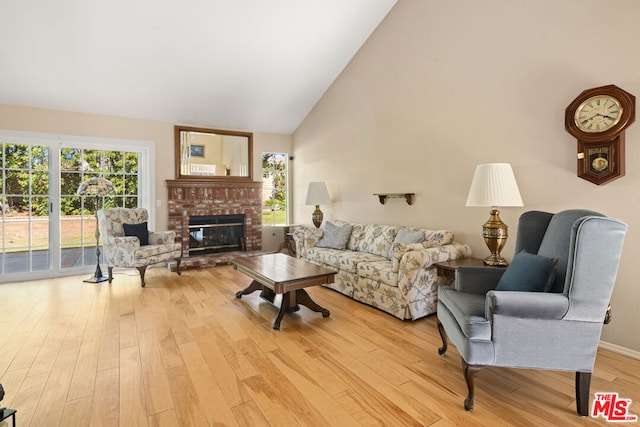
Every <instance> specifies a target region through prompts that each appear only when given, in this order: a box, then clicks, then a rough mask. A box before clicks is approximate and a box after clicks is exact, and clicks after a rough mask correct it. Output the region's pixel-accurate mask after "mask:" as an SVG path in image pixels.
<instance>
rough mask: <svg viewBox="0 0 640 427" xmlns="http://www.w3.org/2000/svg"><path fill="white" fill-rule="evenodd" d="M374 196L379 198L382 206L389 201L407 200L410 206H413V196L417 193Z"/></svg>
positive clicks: (375, 194)
mask: <svg viewBox="0 0 640 427" xmlns="http://www.w3.org/2000/svg"><path fill="white" fill-rule="evenodd" d="M373 195H374V196H378V200H380V203H381V204H383V205H384V204H385V203H386V202H387V199H405V200H406V202H407V204H408V205H412V204H413V196H415V195H416V193H373Z"/></svg>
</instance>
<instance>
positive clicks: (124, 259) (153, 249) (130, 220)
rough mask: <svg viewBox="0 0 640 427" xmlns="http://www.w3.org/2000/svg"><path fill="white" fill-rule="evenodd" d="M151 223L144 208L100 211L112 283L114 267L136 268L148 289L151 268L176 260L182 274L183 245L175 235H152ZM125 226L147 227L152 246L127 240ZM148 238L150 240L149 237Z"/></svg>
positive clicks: (178, 269) (164, 232) (143, 284)
mask: <svg viewBox="0 0 640 427" xmlns="http://www.w3.org/2000/svg"><path fill="white" fill-rule="evenodd" d="M148 220H149V212H148V211H147V210H146V209H144V208H137V209H126V208H113V209H101V210H99V211H98V224H99V225H100V232H101V233H102V236H103V238H102V240H103V246H104V254H105V257H106V260H107V269H108V274H109V283H111V281H112V280H113V267H128V268H132V267H135V268H136V269H138V271H139V272H140V282H141V283H140V284H141V286H142V287H143V288H144V286H145V282H144V274H145V271H146V269H147V266H148V265H152V264H157V263H160V262H166V261H169V260H172V259H173V260H176V262H177V265H176V273H178V274H180V261H181V259H182V258H181V257H182V245H181V244H180V243H176V242H175V235H176V233H175V231H157V232H154V231H148V230H147V224H146V222H147V221H148ZM125 224H128V225H132V226H135V225H141V224H143V227H142V229H143V231H145V230H147V231H148V242H147V241H146V239H144V240H145V241H144V242H143V241H142V240H141V238H140V237H136V236H132V235H129V236H125V231H124V227H125ZM136 231H140V230H136ZM144 237H145V238H146V237H147V235H145V236H144ZM145 243H146V244H145Z"/></svg>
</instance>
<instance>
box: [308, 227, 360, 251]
mask: <svg viewBox="0 0 640 427" xmlns="http://www.w3.org/2000/svg"><path fill="white" fill-rule="evenodd" d="M351 230H353V225H350V224H346V225H343V226H342V227H338V226H337V225H334V224H332V223H330V222H329V221H327V223H326V224H325V226H324V235H323V236H322V240H320V241H319V242H318V244H317V245H316V246H317V247H319V248H332V249H346V248H347V242H348V241H349V237H350V236H351Z"/></svg>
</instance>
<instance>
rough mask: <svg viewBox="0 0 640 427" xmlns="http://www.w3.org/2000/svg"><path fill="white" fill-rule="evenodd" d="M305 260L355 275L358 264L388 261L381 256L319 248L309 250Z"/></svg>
mask: <svg viewBox="0 0 640 427" xmlns="http://www.w3.org/2000/svg"><path fill="white" fill-rule="evenodd" d="M305 259H306V260H308V261H312V262H316V263H321V264H324V265H326V266H328V267H331V268H337V269H339V270H345V271H348V272H350V273H354V274H356V273H357V267H358V264H359V263H361V262H375V261H384V260H386V258H384V257H381V256H380V255H374V254H369V253H366V252H355V251H350V250H348V249H345V250H340V249H330V248H320V247H318V246H315V247H312V248H309V249H308V250H307V253H306V255H305Z"/></svg>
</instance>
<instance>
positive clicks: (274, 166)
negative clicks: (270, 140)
mask: <svg viewBox="0 0 640 427" xmlns="http://www.w3.org/2000/svg"><path fill="white" fill-rule="evenodd" d="M287 158H288V155H287V153H262V225H267V226H269V225H283V224H286V223H287V218H288V212H287V182H288V177H287V175H288V174H287Z"/></svg>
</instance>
